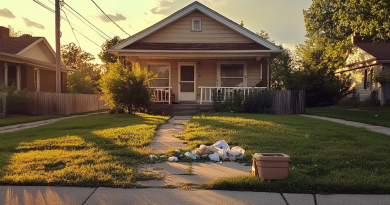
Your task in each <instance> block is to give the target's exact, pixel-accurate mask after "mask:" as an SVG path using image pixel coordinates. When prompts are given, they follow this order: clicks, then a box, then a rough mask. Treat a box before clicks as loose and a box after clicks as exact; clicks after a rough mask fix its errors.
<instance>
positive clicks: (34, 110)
mask: <svg viewBox="0 0 390 205" xmlns="http://www.w3.org/2000/svg"><path fill="white" fill-rule="evenodd" d="M28 95H29V96H30V97H31V103H30V106H29V108H28V112H29V113H30V114H32V115H68V114H75V113H82V112H90V111H94V110H100V109H106V106H104V101H101V100H100V97H101V96H102V94H74V93H47V92H30V93H28Z"/></svg>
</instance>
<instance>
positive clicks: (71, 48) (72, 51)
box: [61, 43, 101, 94]
mask: <svg viewBox="0 0 390 205" xmlns="http://www.w3.org/2000/svg"><path fill="white" fill-rule="evenodd" d="M93 60H95V57H94V56H93V55H92V54H91V53H88V52H85V51H83V50H82V49H81V48H80V47H79V46H77V45H76V44H75V43H69V44H67V45H62V46H61V61H62V62H63V63H64V65H65V66H67V67H72V68H75V69H77V71H75V72H72V73H68V84H67V91H68V92H70V93H83V94H93V93H99V92H100V89H99V80H100V72H101V68H100V66H99V65H98V64H96V63H93V62H92V61H93Z"/></svg>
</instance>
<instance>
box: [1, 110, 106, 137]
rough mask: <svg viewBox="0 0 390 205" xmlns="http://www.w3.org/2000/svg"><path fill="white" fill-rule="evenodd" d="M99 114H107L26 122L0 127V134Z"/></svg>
mask: <svg viewBox="0 0 390 205" xmlns="http://www.w3.org/2000/svg"><path fill="white" fill-rule="evenodd" d="M100 113H108V112H96V113H89V114H85V115H72V116H68V117H59V118H53V119H49V120H40V121H36V122H27V123H21V124H16V125H9V126H3V127H0V133H6V132H16V131H19V130H24V129H29V128H33V127H39V126H42V125H47V124H51V123H54V122H57V121H60V120H65V119H71V118H75V117H84V116H88V115H95V114H100Z"/></svg>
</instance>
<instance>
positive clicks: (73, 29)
mask: <svg viewBox="0 0 390 205" xmlns="http://www.w3.org/2000/svg"><path fill="white" fill-rule="evenodd" d="M61 10H62V9H61ZM62 11H63V12H64V14H65V17H66V19H67V20H68V23H69V26H70V28H71V29H72V32H73V35H74V38H75V39H76V41H77V44H79V47H80V48H81V46H80V42H79V40H78V39H77V36H76V34H75V33H74V28H73V27H72V25H71V24H70V21H69V19H68V15H66V13H65V11H64V10H62Z"/></svg>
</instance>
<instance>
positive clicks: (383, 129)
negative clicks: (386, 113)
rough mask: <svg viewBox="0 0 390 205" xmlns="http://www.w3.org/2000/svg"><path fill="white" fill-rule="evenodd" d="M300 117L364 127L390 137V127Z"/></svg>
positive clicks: (325, 118) (317, 117)
mask: <svg viewBox="0 0 390 205" xmlns="http://www.w3.org/2000/svg"><path fill="white" fill-rule="evenodd" d="M300 116H304V117H311V118H316V119H320V120H327V121H332V122H337V123H341V124H344V125H349V126H354V127H363V128H366V129H367V130H370V131H373V132H379V133H383V134H386V135H390V128H389V127H382V126H376V125H370V124H365V123H361V122H353V121H347V120H341V119H336V118H330V117H322V116H316V115H300Z"/></svg>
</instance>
